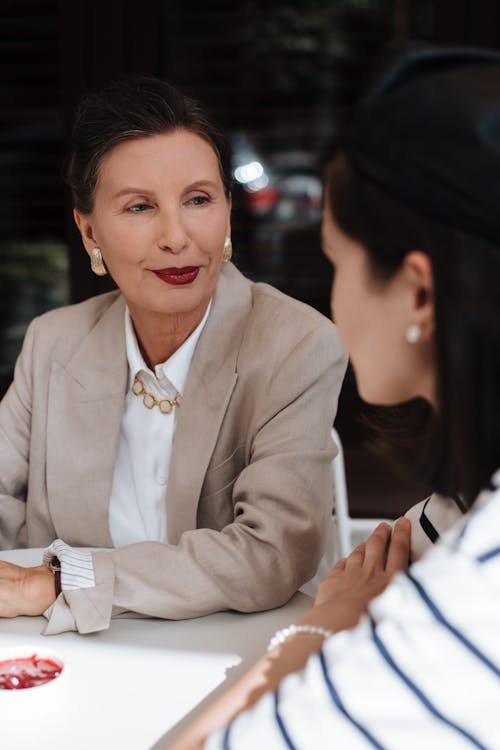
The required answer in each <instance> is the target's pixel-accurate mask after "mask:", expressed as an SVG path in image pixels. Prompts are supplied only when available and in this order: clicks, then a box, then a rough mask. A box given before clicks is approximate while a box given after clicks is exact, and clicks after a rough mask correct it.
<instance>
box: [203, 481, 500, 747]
mask: <svg viewBox="0 0 500 750" xmlns="http://www.w3.org/2000/svg"><path fill="white" fill-rule="evenodd" d="M256 747H262V748H265V749H266V750H275V749H276V750H278V748H279V749H280V750H281V749H283V750H293V749H294V748H297V750H322V748H325V749H326V748H328V749H329V750H334V749H335V748H339V749H340V750H357V749H358V748H359V750H362V749H363V750H365V749H366V748H379V749H380V748H384V749H385V748H386V749H387V750H389V749H390V750H403V749H404V750H417V749H418V750H422V748H428V749H429V750H434V748H436V749H438V748H439V749H441V748H444V749H446V750H455V749H456V750H459V749H460V750H462V749H463V748H488V750H493V749H495V748H498V749H500V471H499V472H497V473H496V474H495V476H494V478H493V483H492V488H491V489H490V490H488V491H485V492H483V493H482V494H481V495H480V497H479V498H478V500H477V501H476V504H475V505H474V508H473V509H472V510H471V511H470V512H469V513H467V514H466V515H464V516H463V517H462V518H461V519H460V520H458V521H457V522H456V523H455V525H454V526H453V528H452V529H451V530H450V531H448V532H446V533H445V534H443V535H442V536H441V539H440V540H439V543H437V544H436V545H434V546H433V547H432V548H431V549H430V550H429V551H428V553H427V554H425V555H424V557H423V558H422V559H421V560H419V561H418V562H416V563H414V564H413V565H412V566H411V567H410V568H409V570H408V571H407V572H406V573H401V574H399V575H398V576H396V578H395V579H394V581H393V582H392V583H391V585H390V586H389V587H388V588H387V589H386V591H385V592H384V593H383V594H382V595H381V596H379V597H377V598H376V599H374V600H373V602H372V603H371V605H370V606H369V609H368V613H367V615H366V616H365V617H364V618H363V619H362V620H361V621H360V623H359V625H358V626H357V627H355V628H354V629H352V630H350V631H344V632H341V633H338V634H337V635H335V636H333V637H332V638H330V639H329V640H328V641H327V642H326V643H325V645H324V647H323V649H322V651H320V652H319V653H318V654H316V655H314V656H312V657H311V658H310V659H309V661H308V664H307V666H306V668H305V670H304V671H303V672H301V673H296V674H292V675H290V676H288V677H287V678H286V679H285V680H284V681H283V682H282V683H281V685H280V687H279V689H278V691H277V692H276V693H274V694H271V693H268V694H266V695H265V696H264V697H263V698H262V699H261V700H260V701H259V702H258V703H257V704H256V706H255V707H254V708H253V709H251V710H249V711H247V712H245V713H243V714H241V715H240V716H239V717H237V718H236V719H235V720H234V721H233V723H232V724H230V725H229V727H227V728H226V729H224V730H220V731H218V732H216V733H214V734H213V735H212V736H211V737H210V738H209V739H208V740H207V742H206V744H205V748H206V750H222V749H224V750H247V749H248V750H250V748H251V749H252V750H254V749H255V748H256Z"/></svg>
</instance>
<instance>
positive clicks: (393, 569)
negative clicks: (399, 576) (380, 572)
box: [385, 517, 411, 576]
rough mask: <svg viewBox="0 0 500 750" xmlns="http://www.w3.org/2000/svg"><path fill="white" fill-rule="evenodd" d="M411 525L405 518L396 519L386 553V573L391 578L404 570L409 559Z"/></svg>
mask: <svg viewBox="0 0 500 750" xmlns="http://www.w3.org/2000/svg"><path fill="white" fill-rule="evenodd" d="M410 539H411V523H410V521H409V520H408V519H407V518H404V517H403V518H398V520H397V521H396V523H395V524H394V527H393V531H392V536H391V540H390V543H389V548H388V551H387V562H386V566H385V568H386V571H387V572H388V573H389V574H390V575H391V576H393V575H394V574H395V573H398V572H399V571H400V570H406V568H407V567H408V560H409V557H410Z"/></svg>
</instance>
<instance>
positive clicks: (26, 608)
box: [0, 561, 56, 617]
mask: <svg viewBox="0 0 500 750" xmlns="http://www.w3.org/2000/svg"><path fill="white" fill-rule="evenodd" d="M55 599H56V589H55V583H54V575H53V573H52V572H51V571H50V570H49V568H48V567H47V566H46V565H37V566H36V567H34V568H23V567H21V566H20V565H13V564H12V563H8V562H3V561H0V617H17V616H18V615H41V614H43V613H44V612H45V610H46V609H47V607H50V605H51V604H52V603H53V602H54V601H55Z"/></svg>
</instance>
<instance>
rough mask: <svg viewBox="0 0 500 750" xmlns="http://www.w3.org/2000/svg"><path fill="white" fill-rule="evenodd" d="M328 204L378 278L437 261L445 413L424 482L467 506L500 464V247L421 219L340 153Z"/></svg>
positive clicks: (430, 427) (435, 417) (329, 181)
mask: <svg viewBox="0 0 500 750" xmlns="http://www.w3.org/2000/svg"><path fill="white" fill-rule="evenodd" d="M326 196H327V201H328V207H329V209H330V210H331V212H332V214H333V216H334V217H335V219H336V221H337V223H338V224H339V226H340V227H341V229H342V230H343V231H344V232H345V233H346V234H347V235H349V236H350V237H352V238H354V239H356V240H357V241H359V242H360V243H361V244H362V245H363V246H364V247H365V249H366V251H367V253H368V257H369V261H370V266H371V269H372V272H373V274H374V276H375V278H378V279H380V280H381V281H383V280H387V279H389V278H391V277H392V276H393V275H394V273H395V272H396V271H397V270H398V268H400V266H401V264H402V262H403V259H404V257H405V255H406V254H407V253H408V252H409V251H411V250H415V249H419V250H422V251H423V252H425V253H426V254H428V255H429V257H430V260H431V264H432V270H433V277H434V303H435V326H436V360H437V383H438V409H437V411H436V412H432V414H431V417H430V418H429V419H428V420H427V424H426V427H425V445H426V450H425V455H424V456H422V461H421V462H420V466H419V469H420V470H423V471H424V473H425V475H421V476H420V479H423V480H424V481H426V482H427V483H428V484H429V485H430V486H431V487H432V488H433V489H434V490H435V491H437V492H440V493H442V494H446V495H449V496H454V497H457V496H461V497H462V498H463V500H464V501H465V502H466V504H467V505H470V504H471V503H472V502H473V501H474V499H475V498H476V496H477V494H478V492H479V491H480V490H481V489H482V488H484V487H485V486H487V485H488V483H489V480H490V478H491V476H492V474H493V473H494V472H495V471H496V469H498V468H499V466H500V331H499V324H500V290H499V280H500V247H498V246H494V245H492V244H490V243H489V242H487V241H485V240H482V239H478V238H477V237H474V236H472V235H468V234H466V233H464V232H462V231H457V230H455V229H454V228H452V227H451V226H446V225H444V224H442V223H440V222H438V221H435V220H434V219H431V218H428V217H426V216H423V215H421V214H420V213H417V212H416V211H414V210H412V209H411V208H410V207H409V206H407V205H405V204H404V203H402V202H401V201H400V200H398V199H397V198H394V197H392V196H391V195H389V194H387V193H386V192H384V191H382V190H381V189H380V188H379V187H377V186H376V185H375V184H374V183H373V182H371V181H370V180H369V179H367V178H366V177H364V176H363V175H361V173H360V172H359V171H357V170H356V169H355V168H354V167H353V166H352V165H351V164H350V162H349V161H348V159H347V157H346V156H344V155H342V154H341V155H339V156H337V157H336V158H335V159H334V160H333V162H332V163H331V165H330V167H329V169H328V172H327V177H326Z"/></svg>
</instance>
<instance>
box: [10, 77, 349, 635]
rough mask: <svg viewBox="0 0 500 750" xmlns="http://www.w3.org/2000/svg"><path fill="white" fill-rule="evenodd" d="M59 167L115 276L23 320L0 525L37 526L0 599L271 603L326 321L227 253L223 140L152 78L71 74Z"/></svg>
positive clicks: (322, 373) (297, 525) (313, 508)
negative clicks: (40, 554)
mask: <svg viewBox="0 0 500 750" xmlns="http://www.w3.org/2000/svg"><path fill="white" fill-rule="evenodd" d="M68 181H69V185H70V187H71V190H72V194H73V200H74V206H75V209H74V216H75V220H76V223H77V225H78V228H79V230H80V232H81V236H82V241H83V244H84V246H85V249H86V251H87V253H88V255H89V258H90V262H91V266H92V269H93V271H94V272H95V273H97V274H99V275H101V274H105V273H109V274H110V275H111V276H112V277H113V279H114V280H115V282H116V284H117V286H118V291H116V292H111V293H108V294H103V295H101V296H98V297H96V298H94V299H90V300H87V301H86V302H83V303H82V304H79V305H75V306H72V307H68V308H65V309H61V310H55V311H52V312H50V313H48V314H46V315H43V316H41V317H40V318H38V319H36V320H34V321H33V322H32V324H31V325H30V327H29V329H28V332H27V334H26V338H25V342H24V346H23V349H22V353H21V355H20V357H19V360H18V362H17V365H16V371H15V378H14V382H13V384H12V386H11V387H10V389H9V391H8V392H7V394H6V396H5V398H4V399H3V401H2V403H1V404H0V492H1V496H0V546H1V547H3V548H7V547H21V546H30V547H42V546H47V547H48V549H47V551H46V553H45V557H44V564H42V565H40V566H37V567H35V568H19V567H17V566H12V565H8V564H7V563H3V564H1V565H0V615H1V616H7V617H11V616H15V615H21V614H29V615H35V614H40V613H42V612H44V613H46V615H47V617H48V619H49V622H48V625H47V628H46V632H47V633H55V632H60V631H62V630H66V629H76V630H78V631H80V632H84V633H87V632H91V631H96V630H100V629H103V628H107V627H108V626H109V622H110V618H111V617H112V615H116V614H120V613H124V612H128V611H132V612H134V613H139V614H141V615H145V616H154V617H163V618H185V617H194V616H197V615H203V614H207V613H209V612H214V611H216V610H221V609H227V608H230V609H235V610H239V611H242V612H250V611H255V610H261V609H267V608H270V607H275V606H278V605H280V604H282V603H283V602H285V601H286V600H287V599H288V598H289V597H290V596H291V595H292V594H293V592H294V591H296V589H297V588H299V587H300V586H301V585H302V584H303V583H304V582H306V581H307V580H308V579H310V578H311V577H312V576H313V575H314V573H315V570H316V567H317V564H318V560H319V558H320V556H321V552H322V547H323V538H324V529H325V526H326V524H325V521H326V519H327V516H328V514H329V513H331V498H332V485H331V482H332V479H331V460H332V457H333V446H332V445H331V441H330V438H329V432H330V428H331V425H332V422H333V418H334V415H335V409H336V403H337V397H338V393H339V389H340V385H341V381H342V377H343V374H344V370H345V366H346V355H345V353H344V350H343V347H342V345H341V343H340V341H339V338H338V336H337V333H336V331H335V328H334V327H333V326H332V324H331V323H330V322H329V321H328V320H327V319H326V318H324V317H322V316H321V315H319V314H318V313H316V312H315V311H313V310H312V309H310V308H308V307H307V306H305V305H303V304H301V303H299V302H297V301H295V300H292V299H290V298H288V297H286V296H285V295H283V294H281V293H280V292H278V291H276V290H275V289H273V288H271V287H270V286H267V285H265V284H256V283H252V282H250V281H248V280H247V279H245V278H244V277H243V276H242V275H241V274H240V273H239V272H238V271H237V270H236V268H235V267H234V266H233V265H231V263H230V262H229V261H230V258H231V238H230V210H231V200H230V186H231V172H230V153H229V147H228V144H227V142H226V140H225V139H224V137H223V136H222V135H221V134H220V133H219V132H218V130H217V129H216V128H215V127H214V125H213V124H212V123H211V122H210V121H209V120H208V118H207V116H206V115H205V113H204V112H203V111H202V110H201V108H200V107H199V106H198V104H196V103H195V102H194V101H192V100H190V99H188V98H187V97H185V96H183V95H182V94H181V93H179V92H178V91H176V90H175V89H174V88H172V87H171V86H169V85H168V84H166V83H163V82H161V81H157V80H154V79H133V80H129V81H125V82H122V83H120V84H115V85H113V86H111V87H110V88H108V89H107V90H105V91H103V92H101V93H98V94H94V95H91V96H89V97H88V98H87V99H86V100H85V101H84V102H83V103H82V105H81V107H80V110H79V112H78V114H77V118H76V124H75V129H74V138H73V148H72V153H71V157H70V160H69V169H68ZM81 547H92V548H109V549H106V550H102V549H99V550H97V551H89V550H82V549H78V548H81ZM311 550H314V551H313V553H312V554H311Z"/></svg>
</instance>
